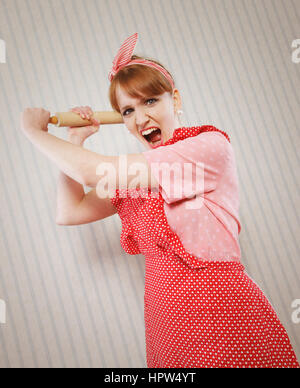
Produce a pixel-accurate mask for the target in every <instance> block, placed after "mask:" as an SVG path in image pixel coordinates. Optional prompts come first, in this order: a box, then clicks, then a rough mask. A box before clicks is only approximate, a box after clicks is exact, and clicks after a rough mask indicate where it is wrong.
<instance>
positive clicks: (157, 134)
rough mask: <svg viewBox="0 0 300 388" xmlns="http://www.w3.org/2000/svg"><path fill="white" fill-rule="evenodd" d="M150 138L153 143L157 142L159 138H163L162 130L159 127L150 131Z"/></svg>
mask: <svg viewBox="0 0 300 388" xmlns="http://www.w3.org/2000/svg"><path fill="white" fill-rule="evenodd" d="M148 138H149V140H150V141H151V142H152V143H155V142H156V141H158V140H161V132H160V130H159V129H157V130H156V131H154V132H152V133H150V135H149V136H148Z"/></svg>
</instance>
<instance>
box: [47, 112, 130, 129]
mask: <svg viewBox="0 0 300 388" xmlns="http://www.w3.org/2000/svg"><path fill="white" fill-rule="evenodd" d="M93 117H94V118H95V119H96V120H98V121H99V122H100V124H101V125H102V124H122V123H124V121H123V117H122V115H121V114H120V113H118V112H116V111H108V112H94V115H93ZM49 124H53V125H55V126H57V127H84V126H87V125H91V124H92V123H91V122H90V121H89V120H83V119H82V118H81V117H80V116H79V115H78V114H77V113H75V112H59V113H56V114H55V116H52V117H50V119H49Z"/></svg>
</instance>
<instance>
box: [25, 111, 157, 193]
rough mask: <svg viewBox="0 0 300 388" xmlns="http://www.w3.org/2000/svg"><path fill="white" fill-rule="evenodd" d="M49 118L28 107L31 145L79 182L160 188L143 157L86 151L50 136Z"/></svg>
mask: <svg viewBox="0 0 300 388" xmlns="http://www.w3.org/2000/svg"><path fill="white" fill-rule="evenodd" d="M49 118H50V112H48V111H45V110H44V109H42V108H28V109H26V110H25V111H24V112H23V116H22V119H21V128H22V130H23V131H24V133H25V135H26V136H27V138H28V139H29V140H30V141H31V142H32V144H34V145H35V146H36V147H37V148H38V149H39V150H40V151H41V152H42V153H43V154H44V155H46V156H47V157H48V158H49V159H50V160H51V161H53V162H54V163H55V164H56V165H57V167H58V168H59V169H60V170H61V171H62V172H64V173H65V174H66V175H68V176H69V177H70V178H72V179H74V180H75V181H76V182H78V183H80V184H82V185H85V186H88V187H92V188H96V187H97V186H98V183H100V184H101V183H102V182H103V179H104V180H105V177H107V181H108V183H109V184H110V185H111V187H113V188H127V187H141V188H148V187H149V188H151V187H152V188H157V187H158V183H157V181H156V179H155V178H154V176H152V174H151V169H150V167H149V165H148V163H147V160H146V158H145V157H144V155H143V154H128V155H121V156H105V155H100V154H97V153H95V152H92V151H89V150H86V149H84V148H82V147H80V146H79V145H74V144H71V143H69V142H67V141H65V140H62V139H59V138H57V137H56V136H54V135H51V134H50V133H48V122H49ZM101 181H102V182H101ZM101 198H102V197H101Z"/></svg>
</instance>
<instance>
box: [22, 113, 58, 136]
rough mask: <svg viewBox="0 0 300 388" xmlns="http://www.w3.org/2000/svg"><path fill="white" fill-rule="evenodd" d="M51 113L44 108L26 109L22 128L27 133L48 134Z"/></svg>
mask: <svg viewBox="0 0 300 388" xmlns="http://www.w3.org/2000/svg"><path fill="white" fill-rule="evenodd" d="M50 115H51V114H50V112H48V111H47V110H45V109H43V108H26V109H25V110H24V112H23V113H22V115H21V128H22V130H23V131H24V132H25V133H28V132H32V131H44V132H48V124H49V119H50Z"/></svg>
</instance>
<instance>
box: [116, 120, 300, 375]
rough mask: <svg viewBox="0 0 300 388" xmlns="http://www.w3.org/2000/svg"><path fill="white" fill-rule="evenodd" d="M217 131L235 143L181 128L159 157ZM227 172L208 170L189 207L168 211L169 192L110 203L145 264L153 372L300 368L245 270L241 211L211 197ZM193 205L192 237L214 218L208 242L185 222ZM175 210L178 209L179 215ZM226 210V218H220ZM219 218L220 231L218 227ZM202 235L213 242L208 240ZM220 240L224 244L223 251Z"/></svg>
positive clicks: (132, 194)
mask: <svg viewBox="0 0 300 388" xmlns="http://www.w3.org/2000/svg"><path fill="white" fill-rule="evenodd" d="M211 131H215V132H218V133H221V134H222V138H225V139H226V142H228V143H230V140H229V137H228V135H227V134H226V133H225V132H222V131H220V130H218V129H216V128H215V127H212V126H202V127H190V128H179V129H176V130H175V132H174V134H173V137H172V139H170V140H168V142H166V143H165V144H164V145H162V146H161V147H159V150H160V151H162V150H163V147H167V146H168V145H173V144H177V142H180V141H184V140H185V139H189V140H190V139H191V138H193V137H195V139H194V140H195V141H196V137H197V139H199V138H200V137H201V136H202V134H204V133H206V132H211ZM201 139H202V138H201ZM203 139H204V136H203ZM152 151H157V149H155V150H150V152H152ZM173 151H174V150H173ZM219 151H220V150H218V152H219ZM147 152H148V151H147ZM157 152H158V151H157ZM175 152H176V150H175ZM147 155H148V156H149V154H147ZM145 156H146V155H145ZM225 159H226V156H225ZM224 163H225V162H223V163H222V166H223V164H224ZM220 167H221V166H220ZM220 170H221V168H213V167H212V165H211V166H210V165H209V164H208V171H205V169H204V181H206V182H205V183H204V186H203V185H202V186H201V185H200V186H199V187H200V189H199V190H198V191H197V188H196V189H195V188H193V186H191V188H190V191H189V190H187V194H186V196H185V197H184V199H181V197H180V198H179V200H177V201H175V200H174V201H172V200H171V201H168V202H169V203H167V206H169V207H166V200H168V199H170V198H171V196H169V195H166V193H165V192H162V190H159V191H158V192H156V193H155V192H153V190H152V191H151V190H150V189H125V190H116V193H115V196H114V198H111V201H112V203H113V205H114V206H115V207H116V209H117V211H118V214H119V216H120V219H121V221H122V233H121V245H122V247H123V249H124V250H125V251H126V252H127V253H128V254H131V255H135V254H143V255H144V256H145V294H144V302H145V309H144V316H145V334H146V355H147V366H148V367H149V368H209V367H212V368H242V367H246V368H274V367H279V368H299V364H298V361H297V359H296V356H295V353H294V351H293V349H292V346H291V344H290V340H289V338H288V335H287V333H286V330H285V329H284V327H283V326H282V324H281V322H280V321H279V319H278V317H277V315H276V313H275V311H274V310H273V308H272V306H271V305H270V303H269V301H268V300H267V298H266V297H265V296H264V294H263V292H262V291H261V290H260V288H259V287H258V286H257V285H256V284H255V283H254V282H253V281H252V280H251V279H250V277H249V276H248V275H247V274H246V272H245V271H244V266H243V265H242V264H241V262H240V250H239V246H238V244H237V242H236V240H237V235H238V233H239V231H240V228H241V227H240V224H239V221H238V215H237V214H236V209H235V208H234V206H233V205H232V206H231V205H230V201H229V202H228V205H227V207H225V205H224V206H220V203H221V202H218V200H217V198H216V197H209V193H211V194H213V193H214V192H215V191H216V190H217V187H222V184H221V183H220V184H214V177H213V176H214V175H216V174H217V173H219V176H220V179H219V181H220V182H221V179H222V177H223V175H224V174H225V168H224V170H223V171H221V172H220ZM157 177H158V175H157ZM158 179H159V178H158ZM175 180H176V179H175ZM217 180H218V179H217ZM201 187H202V190H201ZM163 189H164V190H165V189H166V186H164V188H163ZM191 193H192V195H191ZM197 193H198V194H199V193H200V194H199V195H198V196H199V197H201V196H202V199H203V197H206V195H207V196H208V197H207V198H205V201H206V202H209V203H210V205H211V203H213V206H212V205H211V207H209V206H208V204H206V203H204V204H203V203H202V206H196V204H197V203H196V202H195V201H196V197H197ZM193 194H195V195H194V197H193ZM221 194H222V193H221ZM231 197H232V196H230V195H229V196H228V199H230V198H231ZM172 198H175V196H174V195H173V196H172ZM208 198H209V199H208ZM220 198H223V196H222V195H220ZM186 201H192V202H190V204H192V205H193V206H190V207H191V208H193V210H192V213H191V214H193V216H194V217H196V218H195V221H194V222H193V224H192V225H193V228H192V229H195V228H196V227H198V224H201V223H202V219H204V217H205V216H206V214H205V213H201V209H202V208H203V207H205V208H206V211H207V212H208V213H207V214H212V215H213V217H208V216H207V219H206V221H205V222H206V224H205V230H207V229H208V228H211V229H209V230H210V233H209V235H206V234H205V231H204V230H203V229H199V234H198V237H197V234H195V233H194V234H193V230H189V229H188V228H186V224H188V223H190V220H189V219H186V218H185V217H184V213H185V212H187V210H186V211H185V212H183V211H182V208H181V210H180V208H179V207H178V206H179V205H180V204H181V205H182V203H185V202H186ZM193 201H194V202H193ZM198 203H200V202H198ZM172 206H173V207H174V208H176V209H175V210H174V211H173V209H172ZM219 208H223V213H226V214H221V211H220V209H219ZM224 209H226V211H224ZM171 213H172V214H173V215H171ZM228 214H230V217H228ZM178 217H179V220H178ZM197 217H198V218H197ZM214 218H216V219H217V220H218V222H219V225H217V224H214ZM231 219H233V220H235V223H233V222H232V220H231ZM179 221H180V222H179ZM234 224H235V225H234ZM180 225H182V227H180ZM221 226H222V227H223V229H222V228H221ZM217 228H218V229H220V230H219V234H218V235H216V236H218V237H217V238H215V239H214V238H212V235H213V233H214V229H217ZM183 229H184V231H183ZM201 230H202V231H201ZM189 234H190V236H191V237H190V238H189ZM203 235H204V236H205V237H207V238H205V239H203V240H201V236H203ZM228 236H229V237H228ZM226 237H227V239H226ZM219 240H220V241H221V242H222V244H218V242H219ZM207 241H209V242H207ZM212 244H214V246H215V247H216V248H215V249H213V248H212V247H213V245H212ZM224 244H225V245H224ZM222 252H226V253H224V254H222ZM202 253H203V254H202Z"/></svg>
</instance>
